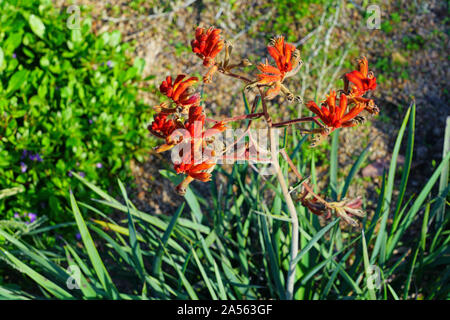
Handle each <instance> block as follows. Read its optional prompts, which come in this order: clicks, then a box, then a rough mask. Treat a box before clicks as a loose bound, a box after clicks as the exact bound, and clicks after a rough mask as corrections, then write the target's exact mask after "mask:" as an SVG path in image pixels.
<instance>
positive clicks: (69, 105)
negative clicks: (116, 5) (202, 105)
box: [0, 0, 148, 222]
mask: <svg viewBox="0 0 450 320" xmlns="http://www.w3.org/2000/svg"><path fill="white" fill-rule="evenodd" d="M75 19H76V16H75V13H72V15H70V14H69V13H65V12H63V13H60V12H57V11H55V10H54V9H53V8H52V5H51V2H50V1H45V0H42V1H38V0H33V1H29V0H27V1H25V0H23V1H13V0H11V1H1V2H0V187H1V188H11V187H24V188H25V192H23V193H21V194H19V195H17V196H15V197H14V198H9V199H8V202H6V201H5V200H2V199H0V218H5V217H6V218H11V217H12V216H13V214H14V213H15V212H18V213H27V212H35V213H37V214H38V216H40V215H41V214H44V213H45V214H48V215H50V218H51V220H52V221H55V222H58V221H62V220H64V218H65V217H67V215H66V216H64V213H65V212H66V211H65V210H64V202H63V201H62V200H63V199H64V198H65V196H66V194H67V190H68V189H69V187H70V186H71V187H72V189H73V190H75V191H77V194H78V196H79V197H80V198H84V197H85V196H87V194H85V193H84V191H83V189H82V187H81V184H78V183H77V181H76V180H75V179H73V178H71V176H70V175H71V173H70V171H73V172H79V173H80V174H84V175H86V177H87V178H88V179H89V180H90V181H94V182H95V183H97V184H98V185H99V186H102V187H107V186H108V185H109V184H110V183H109V181H110V180H111V178H112V177H113V176H117V175H118V176H120V177H121V179H124V180H125V179H127V173H128V170H129V169H128V164H129V160H130V159H131V158H132V157H137V158H138V159H141V157H142V155H143V152H145V150H146V148H145V146H146V144H147V141H148V138H147V134H146V129H145V126H144V125H143V124H144V123H145V122H146V121H147V119H148V115H146V110H147V109H148V107H146V106H145V105H144V104H143V103H141V102H137V94H138V82H139V81H140V74H141V73H142V70H143V67H144V61H143V60H142V59H135V60H134V63H133V62H132V61H130V59H129V57H128V55H127V51H129V50H130V49H131V48H130V47H129V45H128V44H122V43H121V35H120V33H119V31H114V32H111V33H104V34H101V35H99V36H96V35H95V34H93V33H92V32H91V20H90V19H89V18H87V17H85V16H84V15H82V19H81V21H79V22H80V23H79V28H77V27H78V26H77V25H76V22H77V21H76V20H75ZM69 27H75V28H74V29H71V28H69Z"/></svg>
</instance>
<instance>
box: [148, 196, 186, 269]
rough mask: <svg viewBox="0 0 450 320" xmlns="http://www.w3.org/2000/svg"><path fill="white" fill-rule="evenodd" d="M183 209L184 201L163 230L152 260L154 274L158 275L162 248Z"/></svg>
mask: <svg viewBox="0 0 450 320" xmlns="http://www.w3.org/2000/svg"><path fill="white" fill-rule="evenodd" d="M183 210H184V203H182V204H181V206H180V207H179V208H178V209H177V211H176V212H175V214H174V215H173V217H172V219H171V220H170V223H169V226H168V227H167V229H166V231H165V232H164V235H163V237H162V240H161V245H160V247H159V249H158V251H157V253H156V256H155V260H154V262H153V274H154V275H155V276H156V275H158V274H159V273H160V271H161V263H162V255H163V252H164V248H165V247H166V245H167V242H168V241H169V238H170V235H171V234H172V231H173V229H174V227H175V224H176V223H177V220H178V218H179V217H180V215H181V213H182V212H183Z"/></svg>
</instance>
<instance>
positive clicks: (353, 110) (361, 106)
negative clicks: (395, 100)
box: [306, 57, 379, 145]
mask: <svg viewBox="0 0 450 320" xmlns="http://www.w3.org/2000/svg"><path fill="white" fill-rule="evenodd" d="M358 65H359V70H354V71H352V72H349V73H346V74H345V75H344V90H341V92H342V93H341V94H340V97H339V104H336V98H337V96H336V91H334V90H331V91H330V94H329V95H327V97H326V99H325V100H323V101H322V103H321V106H320V107H319V106H318V105H317V104H316V103H315V102H314V101H309V102H308V103H307V104H306V107H307V108H308V109H309V110H311V111H312V112H313V113H314V114H316V117H315V119H320V120H321V121H322V123H323V125H324V127H323V130H321V131H320V133H321V134H322V135H324V136H327V135H329V134H330V133H331V132H333V131H334V130H335V129H337V128H341V127H344V128H345V127H354V126H356V125H358V124H361V123H363V122H364V121H365V117H363V116H360V115H359V114H360V113H361V112H362V111H363V110H366V111H367V112H369V113H370V114H378V112H379V109H378V107H377V106H376V105H375V103H374V101H373V100H371V99H367V98H364V97H363V95H364V94H366V93H367V92H368V91H371V90H375V88H376V87H377V83H376V78H375V76H374V75H373V72H372V71H370V72H369V66H368V62H367V59H366V57H363V58H361V59H359V60H358ZM350 83H352V84H353V85H352V86H351V87H350V88H349V84H350ZM324 128H327V129H326V130H325V129H324ZM315 139H316V140H315V142H316V143H315V145H317V144H318V142H319V141H321V140H323V139H322V138H317V137H316V138H315Z"/></svg>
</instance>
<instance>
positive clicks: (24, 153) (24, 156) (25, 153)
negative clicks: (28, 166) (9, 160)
mask: <svg viewBox="0 0 450 320" xmlns="http://www.w3.org/2000/svg"><path fill="white" fill-rule="evenodd" d="M27 155H28V150H26V149H25V150H23V151H22V156H21V157H20V159H25V158H26V157H27Z"/></svg>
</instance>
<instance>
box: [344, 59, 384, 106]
mask: <svg viewBox="0 0 450 320" xmlns="http://www.w3.org/2000/svg"><path fill="white" fill-rule="evenodd" d="M358 65H359V70H354V71H352V72H349V73H347V74H345V76H344V77H345V81H346V87H347V86H348V82H351V83H353V84H354V85H353V86H351V88H350V94H351V96H353V97H360V96H362V95H364V94H365V93H366V92H367V91H369V90H375V89H376V87H377V79H376V78H375V76H374V74H373V72H372V71H369V63H368V62H367V59H366V57H362V58H361V59H359V60H358ZM347 90H348V88H346V91H347Z"/></svg>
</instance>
